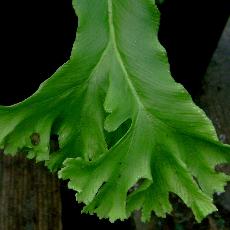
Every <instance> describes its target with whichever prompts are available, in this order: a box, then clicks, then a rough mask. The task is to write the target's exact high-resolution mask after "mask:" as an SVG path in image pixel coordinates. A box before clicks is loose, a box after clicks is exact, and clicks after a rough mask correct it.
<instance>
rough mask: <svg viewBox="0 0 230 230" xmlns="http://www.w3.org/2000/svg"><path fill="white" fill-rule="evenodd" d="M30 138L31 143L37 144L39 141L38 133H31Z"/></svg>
mask: <svg viewBox="0 0 230 230" xmlns="http://www.w3.org/2000/svg"><path fill="white" fill-rule="evenodd" d="M30 140H31V143H32V145H38V144H39V143H40V135H39V133H32V135H31V136H30Z"/></svg>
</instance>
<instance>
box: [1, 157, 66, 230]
mask: <svg viewBox="0 0 230 230" xmlns="http://www.w3.org/2000/svg"><path fill="white" fill-rule="evenodd" d="M0 229H2V230H54V229H55V230H61V229H62V223H61V199H60V191H59V182H58V180H57V176H56V175H52V174H51V173H49V172H48V170H47V169H46V168H45V167H44V166H42V165H40V164H35V162H33V161H29V160H26V159H25V157H24V156H22V155H20V156H17V157H10V156H3V155H2V154H1V157H0Z"/></svg>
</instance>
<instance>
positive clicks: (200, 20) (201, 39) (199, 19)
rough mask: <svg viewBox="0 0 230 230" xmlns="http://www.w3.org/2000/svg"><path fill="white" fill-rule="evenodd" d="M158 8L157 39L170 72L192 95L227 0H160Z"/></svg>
mask: <svg viewBox="0 0 230 230" xmlns="http://www.w3.org/2000/svg"><path fill="white" fill-rule="evenodd" d="M159 9H160V11H161V24H160V30H159V39H160V41H161V43H162V45H163V46H164V47H165V48H166V50H167V54H168V59H169V63H170V70H171V74H172V76H173V77H174V79H175V80H176V81H177V82H180V83H182V84H183V85H184V87H185V88H186V89H187V90H188V91H189V93H190V94H192V96H193V97H195V96H196V95H199V94H200V91H201V81H202V78H203V76H204V74H205V72H206V70H207V67H208V64H209V62H210V60H211V57H212V55H213V52H214V51H215V49H216V47H217V43H218V40H219V38H220V36H221V33H222V31H223V29H224V26H225V24H226V22H227V19H228V17H229V15H230V1H229V0H220V1H212V0H211V1H193V0H187V1H184V0H164V3H163V4H160V5H159Z"/></svg>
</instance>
